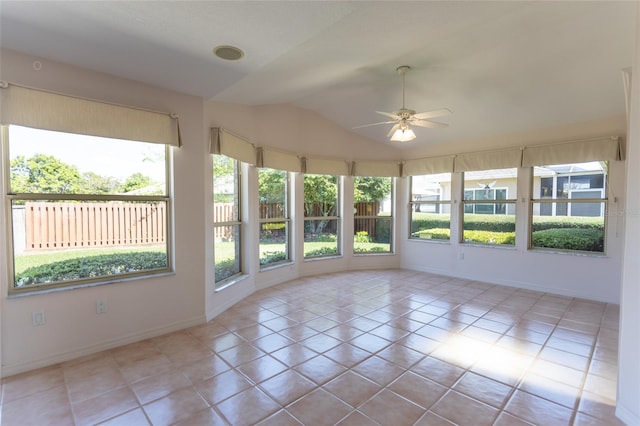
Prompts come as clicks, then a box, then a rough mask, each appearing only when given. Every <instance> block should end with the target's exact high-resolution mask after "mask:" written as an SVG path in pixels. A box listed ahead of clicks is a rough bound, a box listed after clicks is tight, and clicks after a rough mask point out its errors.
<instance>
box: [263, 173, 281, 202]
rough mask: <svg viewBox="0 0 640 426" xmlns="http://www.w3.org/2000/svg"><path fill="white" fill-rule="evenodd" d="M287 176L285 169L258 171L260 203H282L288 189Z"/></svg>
mask: <svg viewBox="0 0 640 426" xmlns="http://www.w3.org/2000/svg"><path fill="white" fill-rule="evenodd" d="M286 176H287V172H285V171H283V170H274V169H261V170H260V172H259V173H258V194H259V195H260V203H282V201H283V200H284V197H285V191H286V182H285V179H286Z"/></svg>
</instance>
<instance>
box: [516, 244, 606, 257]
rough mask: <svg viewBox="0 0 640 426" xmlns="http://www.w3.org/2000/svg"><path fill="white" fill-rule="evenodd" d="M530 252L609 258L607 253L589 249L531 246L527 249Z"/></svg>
mask: <svg viewBox="0 0 640 426" xmlns="http://www.w3.org/2000/svg"><path fill="white" fill-rule="evenodd" d="M527 251H528V252H530V253H543V254H553V255H558V254H560V255H568V256H577V257H590V258H592V259H593V258H595V259H608V258H609V256H607V254H606V253H598V252H588V251H571V250H560V249H552V248H540V247H535V248H530V249H527Z"/></svg>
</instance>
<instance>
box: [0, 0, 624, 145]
mask: <svg viewBox="0 0 640 426" xmlns="http://www.w3.org/2000/svg"><path fill="white" fill-rule="evenodd" d="M635 7H636V2H615V1H601V2H539V1H532V2H528V1H524V2H488V1H467V2H465V1H456V2H446V1H433V2H431V1H407V2H405V1H386V2H384V1H383V2H371V1H335V2H326V1H304V2H302V1H300V2H298V1H268V2H260V1H179V2H174V1H144V2H140V1H98V2H68V1H30V2H25V1H6V0H3V1H2V2H1V3H0V28H1V33H0V46H1V47H2V48H7V49H12V50H17V51H20V52H23V53H26V54H30V55H34V56H36V57H39V58H45V59H53V60H57V61H61V62H65V63H69V64H72V65H77V66H81V67H85V68H89V69H94V70H98V71H101V72H106V73H109V74H114V75H117V76H121V77H124V78H127V79H132V80H138V81H142V82H146V83H149V84H152V85H157V86H160V87H163V88H168V89H172V90H175V91H178V92H182V93H186V94H190V95H196V96H199V97H202V98H204V99H207V100H211V101H219V102H232V103H238V104H246V105H264V104H291V105H294V106H297V107H301V108H305V109H310V110H313V111H316V112H318V113H319V114H321V115H322V116H324V117H326V118H328V119H330V120H331V121H333V122H335V123H337V124H338V125H340V126H342V127H344V128H346V129H351V128H352V127H354V126H359V125H363V124H368V123H373V122H378V121H384V119H385V117H383V116H381V115H379V114H376V112H375V111H395V110H397V109H399V108H400V107H401V106H402V93H401V79H400V77H399V75H398V74H397V73H396V71H395V69H396V67H398V66H399V65H405V64H406V65H410V66H411V67H412V70H411V71H410V73H408V74H407V75H406V106H407V107H409V108H412V109H414V110H416V111H418V112H421V111H429V110H434V109H438V108H443V107H446V108H449V109H451V110H452V111H453V115H451V116H450V117H445V118H444V119H443V120H442V121H443V122H447V123H448V124H449V127H448V128H446V129H424V128H418V129H416V134H417V135H418V138H417V139H416V140H415V141H413V142H410V143H409V144H408V145H407V146H415V145H416V144H431V143H432V144H437V143H446V142H447V141H452V140H463V139H470V138H477V137H489V136H491V135H496V134H505V133H510V132H518V131H526V130H528V129H537V128H544V127H551V126H555V125H561V124H565V123H579V122H583V121H588V120H593V119H602V118H610V117H614V116H621V115H623V114H624V113H625V96H624V90H623V84H622V78H621V70H622V69H624V68H627V67H630V66H631V63H632V57H633V45H634V34H635V22H634V16H635V13H634V8H635ZM218 45H234V46H237V47H239V48H241V49H242V50H243V51H244V52H245V56H244V57H243V58H242V59H241V60H238V61H224V60H222V59H220V58H218V57H216V56H215V55H214V54H213V53H212V49H213V48H214V47H215V46H218ZM388 127H389V126H388V125H385V126H373V127H366V128H362V129H357V130H353V131H354V132H356V133H358V134H361V135H363V136H365V137H368V138H370V139H372V140H375V141H379V142H380V143H389V141H388V140H387V138H386V133H387V131H388Z"/></svg>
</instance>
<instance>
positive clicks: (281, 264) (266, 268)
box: [260, 260, 294, 272]
mask: <svg viewBox="0 0 640 426" xmlns="http://www.w3.org/2000/svg"><path fill="white" fill-rule="evenodd" d="M293 263H294V262H293V261H292V260H287V261H283V262H278V263H273V264H270V265H264V266H261V267H260V272H267V271H272V270H274V269H280V268H284V267H286V266H291V265H293Z"/></svg>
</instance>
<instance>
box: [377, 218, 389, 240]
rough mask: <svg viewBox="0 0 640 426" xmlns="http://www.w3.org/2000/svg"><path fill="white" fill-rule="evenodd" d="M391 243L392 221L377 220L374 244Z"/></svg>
mask: <svg viewBox="0 0 640 426" xmlns="http://www.w3.org/2000/svg"><path fill="white" fill-rule="evenodd" d="M390 241H391V219H390V218H388V219H376V237H375V239H374V242H376V243H383V244H388V243H389V242H390Z"/></svg>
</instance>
